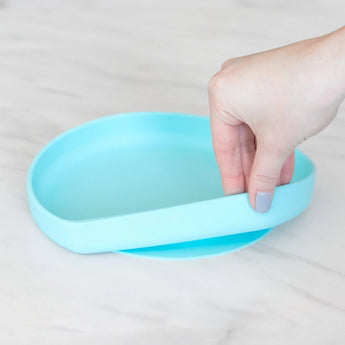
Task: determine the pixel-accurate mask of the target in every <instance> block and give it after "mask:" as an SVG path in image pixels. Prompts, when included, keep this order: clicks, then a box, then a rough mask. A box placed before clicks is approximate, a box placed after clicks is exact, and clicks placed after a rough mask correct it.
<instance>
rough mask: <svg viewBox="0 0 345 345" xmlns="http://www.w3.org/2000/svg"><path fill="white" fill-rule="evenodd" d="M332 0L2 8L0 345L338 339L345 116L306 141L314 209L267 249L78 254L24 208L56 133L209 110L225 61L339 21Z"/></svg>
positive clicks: (342, 323) (337, 0) (343, 313)
mask: <svg viewBox="0 0 345 345" xmlns="http://www.w3.org/2000/svg"><path fill="white" fill-rule="evenodd" d="M344 10H345V3H344V1H343V0H330V1H327V2H326V1H321V0H317V1H311V0H306V1H297V0H291V1H283V0H278V1H277V0H275V1H273V0H263V1H254V0H245V1H244V0H242V1H240V0H237V1H235V0H234V1H221V0H215V1H211V0H208V1H205V0H198V1H196V0H192V1H158V0H156V1H139V0H129V1H120V0H115V1H110V0H109V1H105V0H103V1H96V0H94V1H91V0H84V1H82V0H75V1H68V0H60V1H58V0H48V1H29V0H26V1H25V0H0V206H1V207H0V344H1V345H3V344H6V345H7V344H11V345H12V344H16V345H17V344H25V345H29V344H30V345H31V344H36V345H40V344H42V345H43V344H44V345H45V344H49V345H62V344H66V345H67V344H68V345H70V344H73V345H77V344H83V345H87V344H90V345H91V344H92V345H93V344H116V345H129V344H135V345H148V344H150V345H163V344H164V345H176V344H188V345H194V344H198V345H227V344H231V345H253V344H265V345H271V344H272V345H273V344H274V345H276V344H280V345H287V344H312V345H326V344H328V345H342V344H345V340H344V339H345V265H344V263H345V213H344V195H345V184H344V177H343V176H344V169H345V146H344V133H345V117H344V113H345V107H344V106H343V107H342V108H341V110H340V113H339V115H338V117H337V119H336V120H335V121H334V122H333V123H332V125H331V126H330V127H328V128H327V129H326V130H325V131H324V132H323V133H322V134H320V135H319V136H316V137H314V138H312V139H311V140H309V141H308V142H306V143H304V144H303V145H302V149H303V150H304V151H305V152H307V153H308V154H309V155H310V156H311V157H312V158H313V160H314V161H315V162H316V164H317V168H318V176H317V183H316V189H315V195H314V199H313V201H312V203H311V205H310V207H309V209H308V210H307V211H306V212H305V213H304V214H303V215H301V216H300V217H298V218H297V219H295V220H293V221H291V222H289V223H287V224H284V225H282V226H279V227H278V228H276V229H275V231H273V232H272V233H271V234H270V235H269V236H267V237H266V238H265V239H264V240H263V241H261V242H259V243H257V244H255V245H254V246H252V247H250V248H248V249H245V250H242V251H240V252H236V253H233V254H229V255H224V256H219V257H215V258H210V259H201V260H196V261H186V262H172V261H153V260H148V259H137V258H133V257H128V256H123V255H118V254H104V255H103V254H102V255H91V256H82V255H76V254H73V253H70V252H68V251H66V250H64V249H62V248H60V247H58V246H57V245H55V244H54V243H52V241H50V240H49V239H48V238H47V237H46V236H45V235H44V234H43V233H42V232H41V231H39V230H38V228H37V227H36V226H35V224H34V222H33V220H32V218H31V216H30V213H29V209H28V204H27V197H26V181H25V179H26V173H27V170H28V167H29V165H30V163H31V161H32V159H33V158H34V156H35V155H36V154H37V152H38V151H39V149H40V148H41V147H42V146H43V145H44V144H46V143H48V142H49V141H50V140H51V139H52V138H54V137H55V136H56V135H58V134H60V133H61V132H63V131H65V130H67V129H69V128H71V127H73V126H76V125H78V124H81V123H83V122H86V121H89V120H92V119H95V118H98V117H102V116H105V115H109V114H113V113H121V112H130V111H138V110H166V111H178V112H186V113H197V114H205V115H207V114H208V104H207V93H206V87H207V82H208V79H209V78H210V76H211V75H212V74H213V73H214V72H216V70H217V69H218V67H219V66H220V64H221V63H222V61H223V60H225V59H227V58H230V57H234V56H238V55H243V54H249V53H253V52H257V51H260V50H264V49H269V48H272V47H275V46H279V45H284V44H287V43H290V42H293V41H296V40H301V39H304V38H307V37H312V36H316V35H321V34H323V33H326V32H328V31H331V30H334V29H336V28H337V27H340V26H342V25H344Z"/></svg>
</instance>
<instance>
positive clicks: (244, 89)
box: [209, 27, 345, 209]
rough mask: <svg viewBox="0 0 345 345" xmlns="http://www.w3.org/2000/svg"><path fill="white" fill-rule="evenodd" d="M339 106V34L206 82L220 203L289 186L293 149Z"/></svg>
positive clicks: (344, 67)
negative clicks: (222, 198)
mask: <svg viewBox="0 0 345 345" xmlns="http://www.w3.org/2000/svg"><path fill="white" fill-rule="evenodd" d="M344 98H345V27H343V28H341V29H339V30H337V31H335V32H332V33H330V34H327V35H325V36H321V37H316V38H312V39H308V40H304V41H301V42H297V43H293V44H290V45H287V46H284V47H280V48H277V49H273V50H269V51H264V52H260V53H257V54H253V55H248V56H243V57H237V58H234V59H230V60H228V61H226V62H224V64H223V65H222V67H221V70H220V71H219V72H218V73H217V74H215V75H214V76H213V77H212V79H211V80H210V82H209V103H210V112H211V130H212V137H213V147H214V151H215V155H216V159H217V162H218V165H219V168H220V172H221V176H222V183H223V188H224V192H225V194H226V195H229V194H237V193H243V192H247V191H248V193H249V201H250V204H251V205H252V207H253V208H254V209H255V208H256V205H255V201H256V195H257V193H261V192H266V193H267V192H269V193H272V196H273V193H274V189H275V187H276V186H277V185H281V184H286V183H289V182H290V180H291V178H292V175H293V170H294V158H295V157H294V149H295V148H296V147H297V146H298V145H299V144H300V143H302V142H303V141H304V140H306V139H307V138H309V137H311V136H313V135H315V134H317V133H319V132H320V131H321V130H322V129H324V128H325V127H326V126H327V125H328V124H329V123H330V122H331V121H332V119H333V118H334V117H335V116H336V114H337V112H338V109H339V106H340V104H341V102H342V101H343V100H344Z"/></svg>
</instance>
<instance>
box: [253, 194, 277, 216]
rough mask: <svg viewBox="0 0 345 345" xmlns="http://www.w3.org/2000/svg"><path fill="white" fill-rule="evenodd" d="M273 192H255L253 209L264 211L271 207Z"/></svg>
mask: <svg viewBox="0 0 345 345" xmlns="http://www.w3.org/2000/svg"><path fill="white" fill-rule="evenodd" d="M272 196H273V194H272V193H270V192H268V193H267V192H265V193H263V192H261V193H256V197H255V209H256V211H257V212H260V213H265V212H268V211H269V210H270V208H271V203H272Z"/></svg>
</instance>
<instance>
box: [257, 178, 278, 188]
mask: <svg viewBox="0 0 345 345" xmlns="http://www.w3.org/2000/svg"><path fill="white" fill-rule="evenodd" d="M278 178H279V176H278V175H264V174H257V175H256V181H257V183H258V184H260V186H261V187H265V186H267V187H269V188H268V189H270V187H271V186H275V185H276V183H277V181H278Z"/></svg>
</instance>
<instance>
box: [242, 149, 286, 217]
mask: <svg viewBox="0 0 345 345" xmlns="http://www.w3.org/2000/svg"><path fill="white" fill-rule="evenodd" d="M287 156H288V154H285V152H284V151H280V150H277V149H276V148H275V147H270V145H264V144H262V143H260V142H258V143H257V149H256V153H255V158H254V162H253V166H252V169H251V173H250V178H249V185H248V193H249V201H250V204H251V205H252V207H253V208H254V210H256V211H257V212H260V213H265V212H268V211H269V209H270V208H271V203H272V199H273V194H274V189H275V187H276V185H277V182H278V179H279V177H280V172H281V169H282V166H283V164H284V162H285V160H286V158H287Z"/></svg>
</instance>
